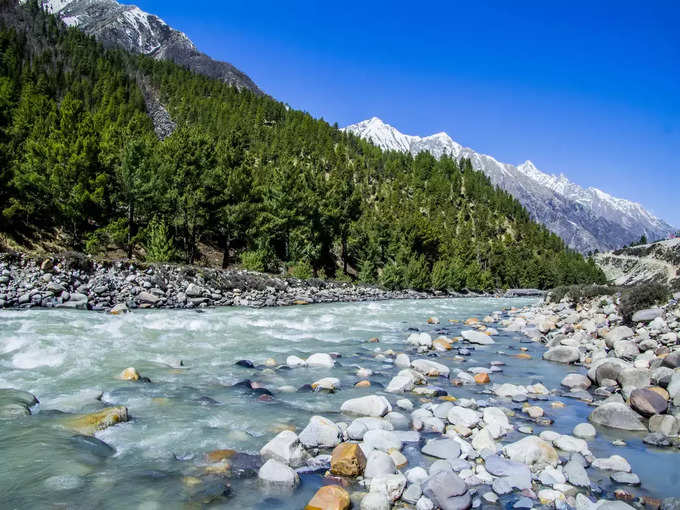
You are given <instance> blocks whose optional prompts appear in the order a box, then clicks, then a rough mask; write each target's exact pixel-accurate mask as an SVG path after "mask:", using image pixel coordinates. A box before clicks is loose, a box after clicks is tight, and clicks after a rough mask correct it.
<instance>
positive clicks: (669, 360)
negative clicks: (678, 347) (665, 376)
mask: <svg viewBox="0 0 680 510" xmlns="http://www.w3.org/2000/svg"><path fill="white" fill-rule="evenodd" d="M661 366H664V367H668V368H680V351H674V352H671V353H670V354H669V355H668V356H666V357H665V358H664V359H663V362H662V363H661Z"/></svg>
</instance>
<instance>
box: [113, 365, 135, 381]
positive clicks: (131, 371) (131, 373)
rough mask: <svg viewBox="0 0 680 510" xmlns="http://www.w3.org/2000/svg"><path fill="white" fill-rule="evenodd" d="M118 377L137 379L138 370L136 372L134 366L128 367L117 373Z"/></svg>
mask: <svg viewBox="0 0 680 510" xmlns="http://www.w3.org/2000/svg"><path fill="white" fill-rule="evenodd" d="M118 379H121V380H123V381H139V372H137V369H136V368H135V367H128V368H126V369H125V370H123V371H122V372H121V373H120V374H119V375H118Z"/></svg>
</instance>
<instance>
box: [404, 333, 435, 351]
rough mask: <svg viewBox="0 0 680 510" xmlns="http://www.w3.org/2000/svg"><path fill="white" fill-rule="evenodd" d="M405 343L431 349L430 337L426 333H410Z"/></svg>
mask: <svg viewBox="0 0 680 510" xmlns="http://www.w3.org/2000/svg"><path fill="white" fill-rule="evenodd" d="M406 343H408V344H411V345H415V346H416V347H427V348H428V349H429V348H430V347H432V337H431V336H430V335H428V334H427V333H412V334H411V335H409V337H408V338H407V339H406Z"/></svg>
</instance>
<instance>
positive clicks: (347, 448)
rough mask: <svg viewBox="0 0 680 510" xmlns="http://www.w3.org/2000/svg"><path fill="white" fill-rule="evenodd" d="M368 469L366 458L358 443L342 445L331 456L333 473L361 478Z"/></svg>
mask: <svg viewBox="0 0 680 510" xmlns="http://www.w3.org/2000/svg"><path fill="white" fill-rule="evenodd" d="M365 467H366V456H365V455H364V452H363V451H362V449H361V448H360V447H359V445H358V444H357V443H340V444H339V445H338V446H336V447H335V449H334V450H333V455H331V473H333V474H334V475H342V476H359V475H361V474H362V473H363V472H364V468H365Z"/></svg>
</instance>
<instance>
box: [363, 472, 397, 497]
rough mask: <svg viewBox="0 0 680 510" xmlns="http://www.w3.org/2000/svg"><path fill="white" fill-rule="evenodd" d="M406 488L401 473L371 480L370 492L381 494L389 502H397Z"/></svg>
mask: <svg viewBox="0 0 680 510" xmlns="http://www.w3.org/2000/svg"><path fill="white" fill-rule="evenodd" d="M405 488H406V477H405V476H404V475H402V474H401V473H396V474H394V475H386V476H381V477H380V478H371V481H370V491H371V492H377V493H378V494H383V495H385V496H386V497H387V499H388V500H389V501H390V502H394V501H397V500H398V499H399V498H400V497H401V495H402V494H403V492H404V489H405Z"/></svg>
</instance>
